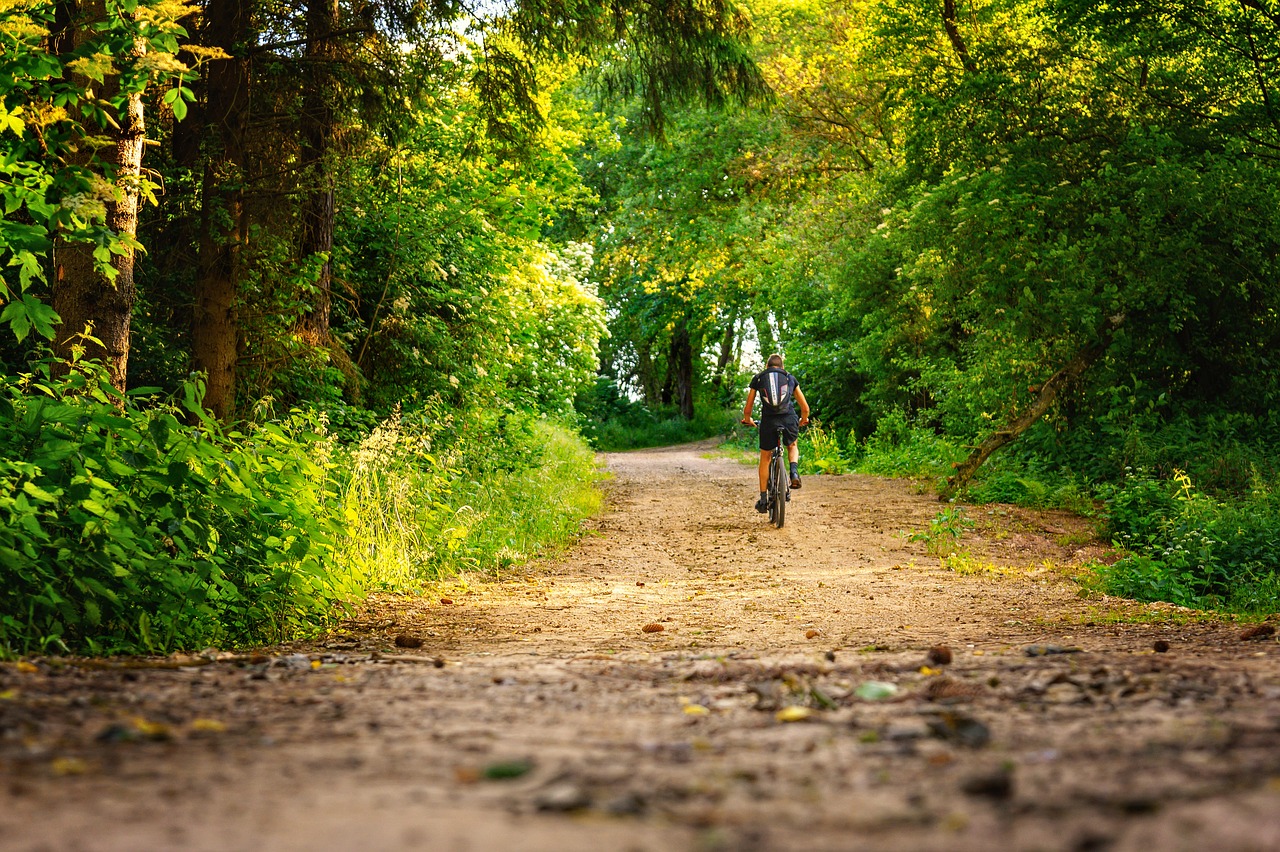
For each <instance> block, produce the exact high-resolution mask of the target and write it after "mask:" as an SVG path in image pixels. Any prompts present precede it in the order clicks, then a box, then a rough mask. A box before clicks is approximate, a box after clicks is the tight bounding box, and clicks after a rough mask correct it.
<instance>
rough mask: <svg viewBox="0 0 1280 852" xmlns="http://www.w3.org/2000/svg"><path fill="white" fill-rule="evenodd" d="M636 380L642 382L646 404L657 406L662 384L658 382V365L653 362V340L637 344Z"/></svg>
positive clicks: (651, 406)
mask: <svg viewBox="0 0 1280 852" xmlns="http://www.w3.org/2000/svg"><path fill="white" fill-rule="evenodd" d="M636 381H637V382H639V384H640V395H641V397H643V398H644V404H645V405H647V406H648V407H650V408H653V407H654V406H656V405H657V404H658V402H659V400H660V398H661V386H660V385H659V384H658V370H657V366H656V365H655V364H654V363H653V342H652V341H651V340H646V341H645V342H644V343H642V344H637V346H636Z"/></svg>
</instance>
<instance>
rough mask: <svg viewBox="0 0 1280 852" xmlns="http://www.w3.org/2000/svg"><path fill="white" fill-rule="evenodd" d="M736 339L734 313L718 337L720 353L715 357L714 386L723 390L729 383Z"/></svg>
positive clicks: (736, 320) (735, 315)
mask: <svg viewBox="0 0 1280 852" xmlns="http://www.w3.org/2000/svg"><path fill="white" fill-rule="evenodd" d="M737 339H738V317H737V313H736V312H735V313H734V315H733V316H731V317H730V318H729V322H728V324H727V325H726V326H725V329H724V334H722V335H720V353H719V355H718V356H717V357H716V378H715V381H716V385H718V386H719V387H720V388H722V389H723V388H725V386H726V385H727V384H728V383H729V379H730V374H729V365H730V364H733V363H734V358H733V356H734V352H735V351H736V349H737V347H736V343H737Z"/></svg>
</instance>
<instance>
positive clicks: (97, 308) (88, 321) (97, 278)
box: [53, 0, 145, 392]
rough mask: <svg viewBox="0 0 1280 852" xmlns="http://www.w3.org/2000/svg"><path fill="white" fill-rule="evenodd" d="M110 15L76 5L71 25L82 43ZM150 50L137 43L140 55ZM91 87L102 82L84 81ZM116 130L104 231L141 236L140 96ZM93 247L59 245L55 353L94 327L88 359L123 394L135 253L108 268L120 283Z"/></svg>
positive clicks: (110, 86) (108, 155)
mask: <svg viewBox="0 0 1280 852" xmlns="http://www.w3.org/2000/svg"><path fill="white" fill-rule="evenodd" d="M105 16H106V4H105V2H103V0H89V2H85V3H81V4H79V5H78V6H77V7H76V20H75V21H74V22H73V23H72V26H73V27H74V32H73V35H72V41H73V43H74V44H76V45H77V46H78V45H81V44H84V43H85V42H87V41H89V40H90V39H91V38H92V37H93V32H92V31H91V30H89V29H88V28H87V27H86V26H85V22H86V21H92V20H96V19H101V18H103V17H105ZM144 49H145V48H144V47H143V46H142V45H141V44H138V45H136V46H135V47H134V50H135V51H137V52H139V53H140V52H141V51H143V50H144ZM83 84H84V85H85V86H86V87H88V86H91V85H97V84H94V83H92V82H91V81H88V80H84V81H83ZM118 87H119V83H118V81H117V80H116V79H114V78H112V77H108V78H107V79H106V81H105V83H104V84H102V87H101V95H100V97H101V98H103V99H108V98H111V97H113V96H114V95H115V94H116V93H117V92H118V90H119V88H118ZM117 122H118V124H119V127H118V129H117V128H114V127H109V128H104V130H103V133H104V134H105V135H107V136H108V137H109V138H110V139H111V140H112V143H113V144H112V145H110V146H109V147H107V148H105V149H103V150H102V151H101V152H100V154H99V159H98V162H99V163H101V165H102V167H103V169H104V171H105V172H106V173H107V174H108V175H110V176H111V177H112V178H113V179H114V183H115V190H116V197H115V198H114V199H113V200H111V201H109V202H108V203H107V205H106V226H107V227H108V228H110V229H111V230H112V231H113V232H114V233H116V234H118V235H120V236H123V237H126V238H128V239H129V240H130V241H133V240H134V239H136V236H137V233H138V181H139V178H140V177H141V174H142V148H143V137H144V133H145V127H144V124H143V110H142V96H141V95H140V94H139V95H131V96H130V97H129V98H128V99H127V100H126V102H125V106H124V109H123V110H122V111H121V113H120V115H119V116H117ZM77 160H78V163H79V164H80V165H89V164H90V163H91V157H90V155H89V154H88V153H87V149H85V151H83V152H81V153H80V154H79V155H78V156H77ZM94 247H95V246H94V245H93V244H90V243H83V242H70V241H63V240H59V241H58V243H57V245H56V246H55V270H56V271H55V279H54V284H53V309H54V310H55V311H57V312H58V316H60V317H61V318H62V326H61V327H60V328H59V330H58V335H57V337H56V338H55V341H54V345H55V351H56V352H57V353H58V355H59V356H60V357H62V358H63V359H65V360H68V361H69V360H70V358H71V356H72V349H73V347H75V346H77V345H80V344H81V340H80V339H79V338H78V335H80V334H82V333H83V332H84V330H85V328H86V327H88V326H92V328H93V337H95V338H96V339H97V340H98V341H100V343H86V344H85V345H86V349H85V357H88V358H99V359H101V360H102V361H103V362H104V363H105V364H106V366H107V370H108V373H109V375H110V377H111V384H112V385H114V386H115V387H116V388H117V389H118V390H120V391H121V392H123V391H124V390H125V388H126V380H127V375H128V370H129V332H130V326H131V324H132V319H133V305H134V302H136V301H137V289H136V287H135V284H134V278H133V267H134V252H133V249H130V248H126V249H125V251H124V252H123V253H121V254H113V255H112V256H111V259H110V261H109V265H110V266H111V267H112V268H113V269H114V270H115V280H114V281H113V280H111V278H110V277H108V274H107V273H106V272H105V271H103V270H102V269H100V268H99V266H98V264H97V263H96V262H95V260H94V257H93V249H94Z"/></svg>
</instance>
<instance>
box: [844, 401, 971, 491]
mask: <svg viewBox="0 0 1280 852" xmlns="http://www.w3.org/2000/svg"><path fill="white" fill-rule="evenodd" d="M964 456H965V452H964V450H963V449H962V448H960V447H957V446H956V445H955V444H953V443H951V442H950V441H948V440H946V439H945V438H942V437H940V436H939V435H938V434H937V433H936V432H934V431H932V430H930V429H925V428H921V427H919V426H914V425H912V424H911V423H910V422H909V421H908V420H907V417H906V415H905V414H903V412H902V411H901V410H900V409H894V410H892V411H890V412H889V413H888V414H886V415H885V416H883V417H881V418H880V420H879V421H878V422H877V424H876V430H875V432H873V433H872V434H871V435H870V436H869V437H868V438H867V440H866V443H865V446H864V449H863V454H862V461H861V462H859V463H858V470H859V471H860V472H862V473H872V474H878V475H880V476H910V477H917V478H924V479H937V478H939V477H941V476H942V475H944V474H945V473H946V472H949V470H950V468H951V465H952V464H953V463H955V462H958V461H960V460H961V459H963V458H964Z"/></svg>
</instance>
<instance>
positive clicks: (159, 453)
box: [0, 363, 354, 655]
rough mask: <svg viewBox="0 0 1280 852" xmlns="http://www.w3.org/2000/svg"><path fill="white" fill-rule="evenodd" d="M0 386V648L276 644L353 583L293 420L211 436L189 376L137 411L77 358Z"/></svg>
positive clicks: (315, 469) (132, 400)
mask: <svg viewBox="0 0 1280 852" xmlns="http://www.w3.org/2000/svg"><path fill="white" fill-rule="evenodd" d="M2 391H3V392H2V393H0V565H3V568H2V579H3V582H0V653H3V654H6V655H12V654H14V653H18V652H22V653H28V652H32V651H49V650H55V651H87V652H93V653H101V652H116V651H152V652H155V651H166V650H169V649H172V648H177V647H197V646H200V645H206V644H221V643H249V642H255V641H263V640H279V639H284V638H288V637H291V636H294V635H297V634H299V633H303V632H306V631H307V630H309V629H312V626H313V625H314V623H315V622H316V620H318V619H323V618H325V617H326V616H327V615H328V614H329V612H330V608H331V605H332V604H334V603H335V602H337V601H339V600H342V599H343V598H345V597H347V596H348V595H349V594H351V593H353V592H354V590H353V589H351V588H347V587H343V586H341V585H339V584H335V582H334V581H333V580H332V579H331V578H330V577H329V576H328V575H327V574H326V573H325V571H324V568H325V566H326V564H327V563H328V562H329V560H330V557H331V554H332V549H333V539H334V527H333V525H332V524H331V523H329V521H328V515H327V512H326V511H325V506H326V503H327V501H328V500H329V499H330V497H331V495H330V494H329V492H328V491H327V489H326V487H325V471H324V470H323V468H322V467H321V466H319V465H317V464H315V463H314V462H313V461H312V460H311V459H310V458H309V457H308V455H307V453H306V447H307V445H308V444H309V443H310V442H311V441H312V440H313V439H314V437H315V435H314V433H313V432H312V431H311V429H310V427H311V424H310V423H308V422H307V421H306V420H305V418H300V417H295V418H291V419H290V420H289V421H288V422H286V423H284V424H270V425H267V426H263V427H260V428H258V429H255V430H253V431H252V432H251V433H249V434H244V435H241V434H230V435H224V434H222V433H221V432H220V430H219V429H218V427H217V426H216V424H214V423H212V422H210V421H209V420H207V419H199V418H202V417H203V411H202V409H201V406H200V400H199V395H200V391H199V388H198V387H197V386H196V385H194V384H188V385H186V386H185V387H184V389H183V395H182V398H181V400H180V401H179V402H178V403H174V402H159V403H156V404H153V405H151V406H149V407H148V408H145V409H144V408H142V407H141V406H140V404H139V402H138V398H137V396H130V397H121V396H120V395H119V394H118V392H116V391H115V389H114V388H112V387H111V385H110V383H109V382H108V381H107V379H106V376H105V374H104V373H103V371H102V370H101V368H100V367H98V366H96V365H92V364H83V363H81V364H76V365H74V368H73V370H72V372H71V373H70V374H69V375H68V376H66V377H65V378H61V379H54V378H51V376H50V372H49V365H48V364H45V365H43V366H42V368H41V372H40V373H38V374H37V375H34V376H28V377H26V378H24V379H22V380H7V381H5V382H4V384H3V386H2ZM187 415H194V416H196V417H197V419H198V422H197V425H194V426H191V425H187V424H186V423H185V419H186V416H187Z"/></svg>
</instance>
